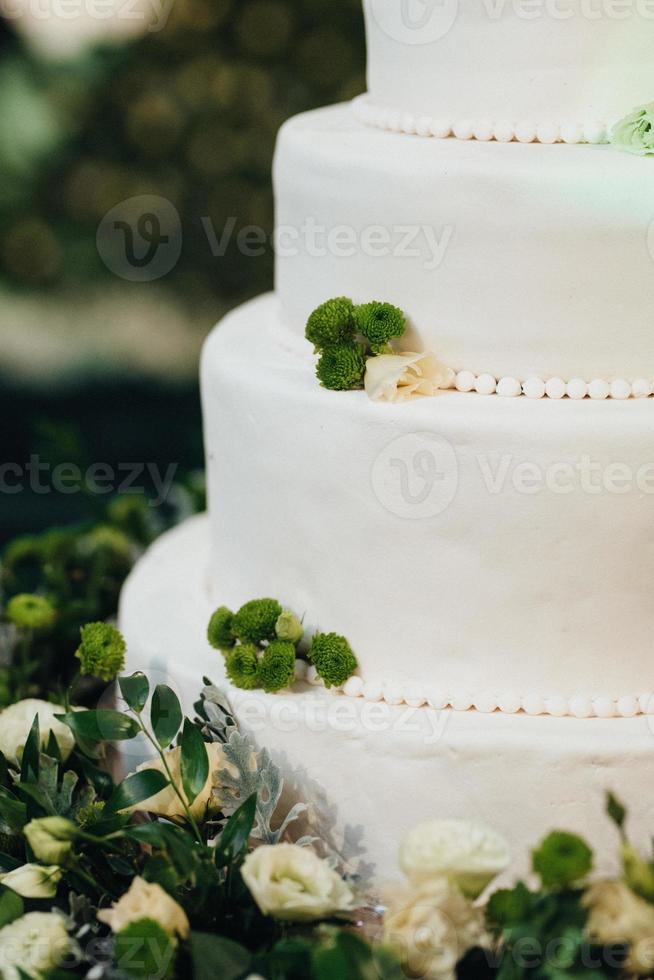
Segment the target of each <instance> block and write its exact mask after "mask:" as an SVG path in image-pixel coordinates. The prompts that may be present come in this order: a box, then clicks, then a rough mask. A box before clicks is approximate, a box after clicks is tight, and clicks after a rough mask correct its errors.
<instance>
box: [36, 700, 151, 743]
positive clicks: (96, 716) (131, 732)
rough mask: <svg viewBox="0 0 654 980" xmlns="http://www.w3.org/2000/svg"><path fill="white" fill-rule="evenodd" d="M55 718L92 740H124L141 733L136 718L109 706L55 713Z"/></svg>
mask: <svg viewBox="0 0 654 980" xmlns="http://www.w3.org/2000/svg"><path fill="white" fill-rule="evenodd" d="M55 718H58V719H59V721H61V722H63V723H64V725H68V727H69V728H70V730H71V731H72V733H73V734H74V735H80V736H81V737H82V738H85V739H89V740H90V741H91V742H122V741H125V740H126V739H130V738H135V737H136V736H137V735H138V733H139V726H138V724H137V723H136V721H135V719H134V718H130V717H129V716H128V715H125V714H123V713H122V712H120V711H110V710H109V709H108V708H98V709H97V710H96V711H69V712H68V714H65V715H55Z"/></svg>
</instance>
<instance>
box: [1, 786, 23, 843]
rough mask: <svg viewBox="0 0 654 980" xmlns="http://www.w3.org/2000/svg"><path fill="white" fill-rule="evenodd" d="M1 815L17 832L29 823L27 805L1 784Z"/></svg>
mask: <svg viewBox="0 0 654 980" xmlns="http://www.w3.org/2000/svg"><path fill="white" fill-rule="evenodd" d="M0 817H1V818H2V819H3V820H4V822H5V823H6V824H7V825H8V827H9V828H10V829H11V830H13V832H14V833H16V834H19V833H20V832H21V831H22V829H23V827H24V826H25V824H26V823H27V807H26V806H25V804H24V803H21V801H20V800H18V799H16V797H15V796H14V794H13V793H11V792H10V791H9V790H8V789H5V788H4V786H0Z"/></svg>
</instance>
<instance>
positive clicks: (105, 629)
mask: <svg viewBox="0 0 654 980" xmlns="http://www.w3.org/2000/svg"><path fill="white" fill-rule="evenodd" d="M80 634H81V638H82V641H81V643H80V646H79V649H78V650H77V653H76V654H75V656H76V657H77V659H78V660H79V662H80V664H81V667H80V670H81V672H82V674H85V675H89V676H91V677H99V678H100V679H101V680H103V681H112V680H113V679H114V678H115V677H117V676H118V674H119V673H120V672H121V670H122V669H123V667H124V666H125V651H126V649H127V646H126V643H125V638H124V637H123V634H122V633H121V632H120V631H119V630H117V629H116V627H115V626H110V625H109V623H88V624H87V625H86V626H83V627H82V629H81V630H80Z"/></svg>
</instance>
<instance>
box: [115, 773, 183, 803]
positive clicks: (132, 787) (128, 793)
mask: <svg viewBox="0 0 654 980" xmlns="http://www.w3.org/2000/svg"><path fill="white" fill-rule="evenodd" d="M168 785H169V781H168V777H167V776H166V775H165V774H164V773H163V772H159V771H158V770H156V769H144V770H143V771H142V772H135V773H133V774H132V775H131V776H128V777H127V779H125V780H124V781H123V782H122V783H120V785H119V786H117V787H116V789H115V791H114V793H113V794H112V796H111V797H110V798H109V800H108V802H107V805H106V807H105V813H115V812H117V811H118V810H126V809H128V808H131V807H135V806H137V805H138V804H139V803H142V802H143V800H148V799H149V798H150V797H151V796H156V795H157V793H160V792H161V790H162V789H165V788H166V786H168Z"/></svg>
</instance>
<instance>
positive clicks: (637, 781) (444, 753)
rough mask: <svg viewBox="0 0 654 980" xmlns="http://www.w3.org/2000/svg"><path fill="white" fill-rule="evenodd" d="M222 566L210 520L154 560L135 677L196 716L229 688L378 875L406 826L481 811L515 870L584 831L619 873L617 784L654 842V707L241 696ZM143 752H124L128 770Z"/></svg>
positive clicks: (132, 586) (259, 738)
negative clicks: (231, 667)
mask: <svg viewBox="0 0 654 980" xmlns="http://www.w3.org/2000/svg"><path fill="white" fill-rule="evenodd" d="M209 567H210V533H209V520H208V518H207V517H205V516H202V517H198V518H193V519H191V520H189V521H188V522H186V523H185V524H183V525H181V526H180V527H179V528H177V529H176V530H174V531H172V532H169V533H168V534H167V535H165V536H164V537H163V538H161V539H160V540H159V541H158V542H157V543H156V544H155V545H154V546H153V547H152V548H151V549H150V551H149V552H148V553H147V554H146V555H145V556H144V557H143V558H142V559H141V561H140V562H139V564H138V565H137V566H136V568H135V570H134V571H133V573H132V575H131V577H130V579H129V580H128V582H127V584H126V586H125V589H124V591H123V595H122V600H121V609H120V625H121V628H122V630H123V632H124V634H125V637H126V639H127V644H128V664H127V671H128V672H129V671H133V670H143V671H145V672H146V673H147V674H148V675H149V677H150V679H151V682H152V684H156V683H167V684H169V685H171V686H172V687H173V688H174V689H175V690H176V691H177V693H178V695H179V697H180V698H181V700H182V702H183V704H184V709H185V711H186V712H187V713H192V712H193V704H194V702H195V701H196V700H197V697H198V694H199V692H200V690H201V688H202V686H203V680H202V679H203V677H205V676H206V677H208V678H211V679H212V680H213V681H214V682H215V683H217V684H218V685H219V686H220V687H221V688H223V689H224V690H225V692H226V694H227V696H228V697H229V699H230V701H231V703H232V706H233V709H234V711H235V714H236V716H237V717H238V719H239V722H240V724H241V726H242V728H243V729H245V730H248V731H249V732H250V733H251V734H252V735H253V737H254V739H255V740H256V742H257V743H258V745H259V746H266V747H267V748H268V749H269V750H270V752H271V753H272V755H273V758H274V759H275V760H276V761H277V762H278V763H279V764H280V766H281V767H282V769H283V771H284V773H285V775H286V779H287V786H288V788H289V790H290V791H291V792H292V793H293V794H296V795H297V796H298V797H299V798H301V799H303V800H304V801H306V802H307V803H309V804H310V805H311V807H312V814H311V816H312V822H313V824H314V826H316V827H318V828H319V829H320V832H321V835H322V836H323V837H326V836H327V837H331V839H332V840H333V841H334V843H335V845H336V846H337V847H338V848H339V850H341V852H342V853H343V854H344V857H345V858H346V859H347V860H348V863H349V864H350V867H351V868H352V869H354V870H358V871H360V872H363V877H364V880H365V878H366V875H367V874H368V873H369V875H370V876H371V878H372V880H373V881H374V882H375V883H377V884H378V883H380V882H383V881H385V880H387V879H389V878H393V877H396V876H397V847H398V843H399V842H400V840H401V839H402V837H403V835H404V834H405V832H406V831H407V830H408V829H410V828H411V827H412V826H414V825H415V824H416V823H418V822H420V821H422V820H425V819H430V818H435V817H438V818H442V817H453V818H468V819H470V818H474V819H479V820H482V821H484V822H486V823H487V824H489V825H491V826H492V827H494V828H495V829H496V830H498V831H499V832H501V833H502V834H503V835H504V836H505V837H506V838H507V840H509V841H510V843H511V848H512V854H513V868H512V871H511V875H512V876H513V877H515V876H517V875H519V874H523V873H524V872H525V871H526V870H527V867H528V855H529V851H530V848H532V847H533V846H535V845H536V844H537V843H538V841H539V839H540V838H541V837H542V836H543V835H544V834H545V833H546V832H547V831H549V830H551V829H554V828H560V829H566V830H571V831H575V832H578V833H581V834H583V835H584V836H585V837H586V838H587V839H588V840H589V842H590V843H591V844H592V845H593V847H595V848H596V852H597V861H596V871H598V872H600V873H603V872H607V873H608V872H610V871H611V870H612V869H613V867H614V866H613V864H612V862H611V860H610V859H611V856H613V855H615V854H616V853H617V840H616V834H615V830H614V828H613V827H612V825H611V824H610V823H609V821H608V820H607V819H606V818H605V817H604V815H603V809H604V794H605V793H606V791H607V790H609V789H611V790H613V791H614V792H615V793H617V794H618V795H619V796H620V797H622V798H623V799H624V801H625V803H626V804H628V806H629V810H630V814H631V822H630V830H631V833H632V836H633V838H634V841H635V842H637V843H639V844H641V845H644V844H646V843H647V842H648V841H649V835H650V833H651V825H652V814H651V805H650V802H649V799H648V796H647V794H646V793H644V792H643V787H646V786H648V785H649V780H650V779H651V778H653V777H654V717H653V716H651V715H646V714H643V715H640V716H638V717H633V718H621V717H612V718H585V719H579V718H572V717H561V718H555V717H550V716H529V715H527V714H525V713H524V712H518V713H516V714H506V713H502V712H499V711H495V712H493V713H482V712H480V711H476V710H474V709H471V710H469V711H452V710H449V709H444V710H441V711H437V710H435V709H433V708H430V707H427V706H423V707H419V708H418V707H410V706H409V705H406V704H400V705H390V704H388V703H385V702H376V703H373V702H371V701H369V700H365V699H363V698H360V697H350V696H348V695H346V694H344V693H342V692H328V691H325V690H324V689H323V688H318V687H309V686H308V685H306V684H297V685H296V687H295V689H294V690H291V691H288V692H285V693H283V694H278V695H266V694H264V693H262V692H258V691H255V692H247V693H246V692H243V691H237V690H234V689H233V688H231V687H230V685H228V684H227V682H226V681H225V679H224V675H223V667H222V659H221V657H220V655H219V654H218V653H216V652H215V651H214V650H212V649H211V648H210V647H209V645H208V643H207V640H206V626H207V622H208V619H209V616H210V614H211V612H212V609H213V604H214V603H215V598H212V596H211V590H210V588H209V580H210V578H209ZM215 574H216V573H215V571H214V575H213V577H214V578H215ZM231 575H232V569H231V568H230V567H228V566H224V567H222V568H220V569H219V571H218V581H215V582H214V589H217V590H218V592H220V591H221V589H222V588H223V585H224V587H225V589H226V590H227V587H228V583H229V580H230V577H231ZM270 586H271V590H272V591H274V582H271V583H270ZM407 653H410V651H407ZM137 761H139V760H137V759H136V758H130V757H127V758H125V760H124V763H125V767H126V769H131V768H133V767H134V765H136V763H137Z"/></svg>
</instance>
